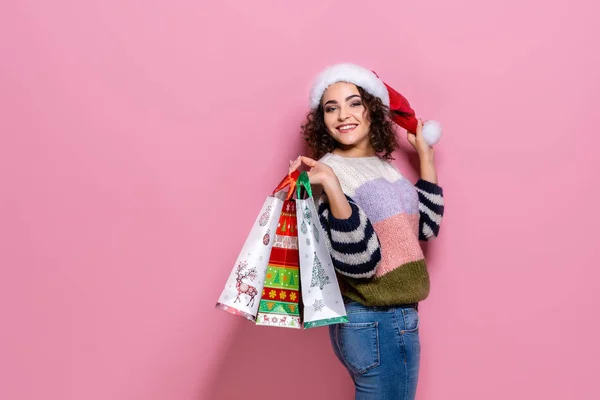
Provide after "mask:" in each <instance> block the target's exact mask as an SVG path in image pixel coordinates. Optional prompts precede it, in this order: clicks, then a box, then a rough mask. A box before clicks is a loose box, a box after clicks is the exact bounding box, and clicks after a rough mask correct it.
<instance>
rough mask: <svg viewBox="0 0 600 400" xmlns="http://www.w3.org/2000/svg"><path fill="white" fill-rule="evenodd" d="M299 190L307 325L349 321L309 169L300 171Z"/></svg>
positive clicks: (301, 278)
mask: <svg viewBox="0 0 600 400" xmlns="http://www.w3.org/2000/svg"><path fill="white" fill-rule="evenodd" d="M296 190H297V199H296V213H297V224H298V228H299V229H298V250H299V253H300V254H299V256H300V282H302V284H301V286H302V304H303V305H304V311H303V320H304V328H307V329H308V328H315V327H318V326H323V325H331V324H339V323H343V322H348V317H347V315H346V308H345V307H344V301H343V299H342V294H341V292H340V287H339V285H338V281H337V278H336V275H335V270H334V268H333V262H332V261H331V255H330V253H329V249H328V247H327V243H326V241H325V236H324V235H325V234H324V233H323V231H322V229H321V223H320V222H319V214H318V213H317V209H316V207H315V202H314V200H313V197H312V190H311V187H310V181H309V179H308V174H307V173H306V172H303V173H301V174H300V177H299V178H298V182H297V184H296ZM303 191H304V192H306V194H307V198H306V199H303V196H302V192H303Z"/></svg>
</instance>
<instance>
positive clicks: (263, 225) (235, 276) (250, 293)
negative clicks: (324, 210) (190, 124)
mask: <svg viewBox="0 0 600 400" xmlns="http://www.w3.org/2000/svg"><path fill="white" fill-rule="evenodd" d="M298 175H299V173H297V172H296V171H295V173H291V174H288V175H287V176H286V177H285V178H284V179H283V180H282V181H281V182H280V183H279V185H277V188H275V190H274V191H273V194H272V195H271V196H269V197H267V199H266V200H265V202H264V204H263V206H262V208H261V210H260V212H259V214H258V216H257V217H256V220H255V222H254V224H253V225H252V228H251V230H250V234H249V235H248V237H247V239H246V242H245V243H244V246H243V247H242V251H240V253H239V255H238V258H237V259H236V261H235V264H234V267H233V269H232V270H231V273H230V274H229V278H228V279H227V282H226V283H225V288H224V289H223V291H222V292H221V296H219V300H218V301H217V304H216V308H218V309H220V310H223V311H226V312H229V313H231V314H234V315H239V316H241V317H244V318H246V319H248V320H250V321H255V320H256V314H257V312H258V308H259V304H260V299H261V293H263V288H264V283H265V278H266V275H267V266H268V264H269V258H270V256H271V249H272V248H273V245H274V242H275V232H276V230H277V229H278V227H277V225H278V224H279V217H280V215H281V210H282V208H283V206H284V201H286V199H287V200H289V199H290V198H291V197H292V196H293V194H294V189H295V186H296V179H297V178H298ZM286 188H288V191H287V194H286V192H285V189H286ZM296 281H297V280H296Z"/></svg>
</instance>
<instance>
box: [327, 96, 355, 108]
mask: <svg viewBox="0 0 600 400" xmlns="http://www.w3.org/2000/svg"><path fill="white" fill-rule="evenodd" d="M354 97H360V95H358V94H353V95H351V96H348V97H346V101H348V100H350V99H352V98H354ZM329 103H333V104H337V101H335V100H329V101H328V102H327V103H325V104H323V106H326V105H327V104H329Z"/></svg>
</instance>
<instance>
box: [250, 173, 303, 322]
mask: <svg viewBox="0 0 600 400" xmlns="http://www.w3.org/2000/svg"><path fill="white" fill-rule="evenodd" d="M296 176H297V175H296ZM292 192H293V190H290V192H289V193H288V195H289V194H293V193H292ZM290 197H291V196H290ZM298 261H299V260H298V227H297V219H296V202H295V201H294V200H292V199H287V200H286V201H285V202H284V203H283V208H282V210H281V215H280V217H279V224H278V225H277V230H276V231H275V239H274V244H273V248H272V250H271V257H270V258H269V265H268V267H267V274H266V277H265V285H264V288H263V291H262V296H261V299H260V306H259V309H258V316H257V317H256V324H257V325H266V326H277V327H285V328H295V329H300V328H301V327H302V326H301V324H300V310H299V309H298V305H299V304H300V287H299V284H300V271H299V269H298Z"/></svg>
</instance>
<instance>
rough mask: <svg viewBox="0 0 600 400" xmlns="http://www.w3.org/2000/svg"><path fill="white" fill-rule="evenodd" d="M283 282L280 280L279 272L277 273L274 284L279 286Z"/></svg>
mask: <svg viewBox="0 0 600 400" xmlns="http://www.w3.org/2000/svg"><path fill="white" fill-rule="evenodd" d="M280 282H281V281H280V280H279V271H277V272H276V273H275V279H273V283H274V284H277V285H278V284H279V283H280Z"/></svg>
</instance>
